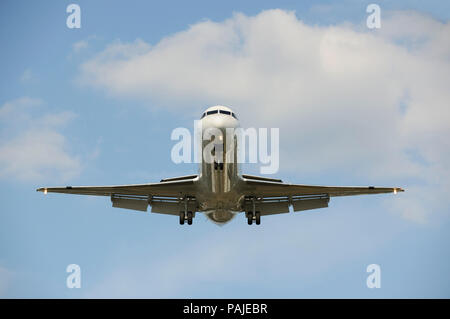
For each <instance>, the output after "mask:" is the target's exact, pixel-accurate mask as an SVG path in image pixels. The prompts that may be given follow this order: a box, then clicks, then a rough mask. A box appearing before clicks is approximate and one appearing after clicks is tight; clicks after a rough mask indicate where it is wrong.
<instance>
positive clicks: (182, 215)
mask: <svg viewBox="0 0 450 319" xmlns="http://www.w3.org/2000/svg"><path fill="white" fill-rule="evenodd" d="M184 220H185V216H184V212H180V225H184Z"/></svg>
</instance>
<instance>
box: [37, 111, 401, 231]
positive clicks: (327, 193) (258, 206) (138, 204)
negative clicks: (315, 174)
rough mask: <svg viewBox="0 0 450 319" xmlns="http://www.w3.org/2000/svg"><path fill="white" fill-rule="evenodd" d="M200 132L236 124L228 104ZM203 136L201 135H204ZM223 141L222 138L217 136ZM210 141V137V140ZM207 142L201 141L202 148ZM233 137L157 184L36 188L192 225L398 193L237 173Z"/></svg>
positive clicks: (205, 118) (255, 219) (209, 115)
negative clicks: (194, 166) (190, 169)
mask: <svg viewBox="0 0 450 319" xmlns="http://www.w3.org/2000/svg"><path fill="white" fill-rule="evenodd" d="M200 121H201V125H202V134H203V132H204V131H205V130H207V129H210V128H213V129H219V130H220V131H221V132H225V130H226V129H227V128H233V129H235V128H239V127H240V124H239V120H238V117H237V115H236V113H235V112H234V111H233V110H232V109H231V108H229V107H226V106H220V105H217V106H212V107H209V108H208V109H206V110H205V111H204V112H203V113H202V116H201V119H200ZM202 136H203V135H202ZM221 139H222V137H221ZM212 141H214V139H213V138H212ZM206 142H208V141H203V142H202V143H201V149H202V150H204V149H205V147H206V145H207V144H206ZM236 148H237V143H236V139H235V140H234V141H233V140H230V137H229V136H227V135H226V134H223V149H222V150H224V151H222V152H217V154H213V155H214V156H216V157H218V158H215V159H214V160H213V161H212V160H211V161H205V160H202V161H201V162H200V164H199V173H198V174H195V175H186V176H180V177H172V178H165V179H162V180H161V181H160V182H159V183H148V184H131V185H116V186H65V187H42V188H38V189H37V191H39V192H44V194H47V193H64V194H78V195H94V196H109V197H110V198H111V201H112V206H113V207H118V208H125V209H131V210H137V211H147V208H148V206H151V212H152V213H159V214H167V215H173V216H177V217H178V218H179V223H180V224H181V225H183V224H184V223H185V222H187V224H188V225H192V222H193V219H194V218H195V216H196V213H204V214H205V215H206V217H207V218H208V219H209V220H210V221H212V222H214V223H216V224H218V225H223V224H225V223H227V222H229V221H231V220H232V219H233V218H234V217H235V216H236V215H238V214H240V213H245V217H246V219H247V223H248V225H252V224H253V223H255V224H256V225H259V224H260V223H261V217H262V216H268V215H273V214H282V213H289V211H290V210H289V207H290V206H292V210H293V211H294V212H298V211H304V210H310V209H317V208H324V207H328V203H329V201H330V198H331V197H335V196H351V195H366V194H381V193H394V194H396V193H398V192H403V191H404V190H403V189H402V188H400V187H374V186H356V187H354V186H316V185H300V184H288V183H284V182H283V181H282V180H281V179H277V178H269V177H261V176H254V175H248V174H241V173H240V165H239V163H238V161H237V160H235V159H236V158H235V157H234V158H231V160H230V157H229V156H227V152H229V151H233V152H234V153H233V154H237V150H236Z"/></svg>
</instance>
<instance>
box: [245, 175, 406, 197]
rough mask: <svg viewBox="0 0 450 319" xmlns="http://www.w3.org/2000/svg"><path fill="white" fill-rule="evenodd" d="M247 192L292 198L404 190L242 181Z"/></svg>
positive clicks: (398, 190) (398, 188)
mask: <svg viewBox="0 0 450 319" xmlns="http://www.w3.org/2000/svg"><path fill="white" fill-rule="evenodd" d="M244 181H245V184H246V186H247V187H246V188H247V192H248V193H250V194H253V195H254V196H292V195H321V194H327V195H328V196H330V197H334V196H351V195H368V194H382V193H397V192H403V191H404V190H403V189H402V188H400V187H375V186H316V185H299V184H286V183H282V182H272V181H262V180H252V179H244Z"/></svg>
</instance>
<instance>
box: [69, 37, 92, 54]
mask: <svg viewBox="0 0 450 319" xmlns="http://www.w3.org/2000/svg"><path fill="white" fill-rule="evenodd" d="M88 46H89V43H88V41H87V40H80V41H77V42H75V43H74V44H73V45H72V48H73V51H74V52H75V53H78V52H80V51H81V50H83V49H86V48H87V47H88Z"/></svg>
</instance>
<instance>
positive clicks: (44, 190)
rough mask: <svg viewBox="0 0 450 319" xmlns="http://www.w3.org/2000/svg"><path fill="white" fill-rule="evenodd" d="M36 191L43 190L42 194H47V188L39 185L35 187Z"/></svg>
mask: <svg viewBox="0 0 450 319" xmlns="http://www.w3.org/2000/svg"><path fill="white" fill-rule="evenodd" d="M36 192H43V193H44V194H47V188H46V187H39V188H37V189H36Z"/></svg>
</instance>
